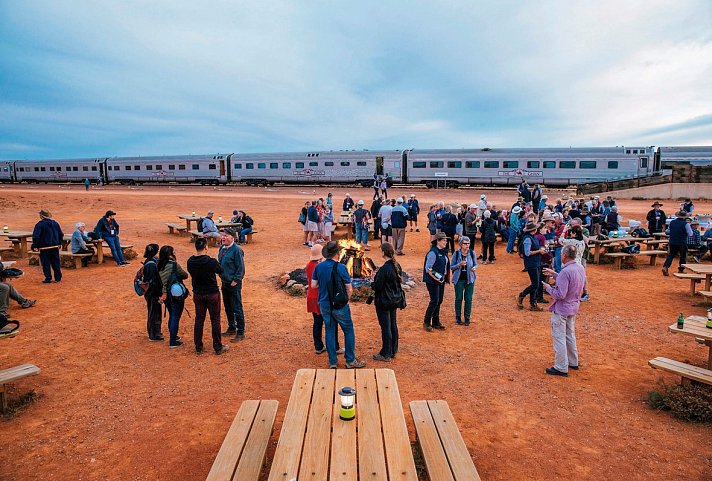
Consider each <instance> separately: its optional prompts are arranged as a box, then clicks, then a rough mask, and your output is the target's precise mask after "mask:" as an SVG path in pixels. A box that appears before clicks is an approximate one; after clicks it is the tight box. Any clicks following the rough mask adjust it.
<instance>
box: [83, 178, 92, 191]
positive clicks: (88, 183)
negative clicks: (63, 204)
mask: <svg viewBox="0 0 712 481" xmlns="http://www.w3.org/2000/svg"><path fill="white" fill-rule="evenodd" d="M90 185H91V182H90V181H89V179H84V190H89V186H90Z"/></svg>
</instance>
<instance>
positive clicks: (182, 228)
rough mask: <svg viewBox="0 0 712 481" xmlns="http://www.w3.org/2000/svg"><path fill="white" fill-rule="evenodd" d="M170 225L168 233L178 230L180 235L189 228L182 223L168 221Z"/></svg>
mask: <svg viewBox="0 0 712 481" xmlns="http://www.w3.org/2000/svg"><path fill="white" fill-rule="evenodd" d="M166 225H167V226H168V233H169V234H173V232H175V231H178V234H179V235H182V234H183V233H184V232H185V231H187V230H188V228H187V227H186V226H184V225H181V224H172V223H170V222H168V223H166Z"/></svg>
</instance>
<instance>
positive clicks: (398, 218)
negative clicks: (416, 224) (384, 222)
mask: <svg viewBox="0 0 712 481" xmlns="http://www.w3.org/2000/svg"><path fill="white" fill-rule="evenodd" d="M391 226H392V228H393V242H394V245H393V247H394V248H395V250H396V254H397V255H399V256H402V255H405V253H404V252H403V247H404V246H405V231H406V228H407V227H408V210H407V209H406V208H405V207H403V198H402V197H398V198H397V199H396V206H395V207H393V209H391Z"/></svg>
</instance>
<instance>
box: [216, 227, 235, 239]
mask: <svg viewBox="0 0 712 481" xmlns="http://www.w3.org/2000/svg"><path fill="white" fill-rule="evenodd" d="M220 232H224V233H225V234H228V235H231V236H233V237H235V231H234V230H233V229H232V228H231V227H223V228H221V229H220Z"/></svg>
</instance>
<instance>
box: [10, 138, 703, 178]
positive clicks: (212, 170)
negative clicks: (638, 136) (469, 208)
mask: <svg viewBox="0 0 712 481" xmlns="http://www.w3.org/2000/svg"><path fill="white" fill-rule="evenodd" d="M691 161H693V162H696V163H700V162H702V163H706V164H710V163H712V147H657V148H656V147H654V146H637V147H628V146H621V147H594V148H551V149H547V148H525V149H506V148H501V149H500V148H482V149H432V150H427V149H398V150H375V151H369V150H363V151H355V150H338V151H334V150H330V151H313V152H282V153H246V154H240V153H229V154H219V153H218V154H207V155H174V156H149V157H99V158H87V159H57V160H5V161H0V182H18V183H50V182H83V181H84V180H85V179H89V180H90V181H91V182H92V183H97V182H100V183H104V184H128V185H134V184H142V183H159V184H160V183H197V184H202V185H221V184H233V183H242V184H247V185H273V184H276V183H284V184H355V185H362V186H364V187H369V186H371V185H373V181H374V179H376V178H379V177H380V178H385V179H386V180H387V182H388V184H389V185H392V184H411V185H413V184H422V185H425V186H427V187H437V186H447V187H458V186H466V185H480V186H488V185H489V186H507V185H516V184H518V183H520V182H521V180H522V179H526V180H527V181H528V182H529V183H537V184H541V185H547V186H557V187H566V186H571V185H579V184H586V183H591V182H603V181H612V180H620V179H627V178H636V177H648V176H655V175H662V173H663V166H664V165H666V164H669V163H671V162H672V163H674V162H691Z"/></svg>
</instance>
